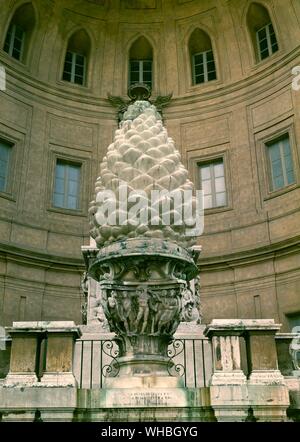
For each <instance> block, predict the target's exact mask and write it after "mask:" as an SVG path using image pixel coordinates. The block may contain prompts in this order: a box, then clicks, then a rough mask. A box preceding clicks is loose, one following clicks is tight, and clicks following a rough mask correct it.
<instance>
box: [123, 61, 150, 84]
mask: <svg viewBox="0 0 300 442" xmlns="http://www.w3.org/2000/svg"><path fill="white" fill-rule="evenodd" d="M132 62H135V63H139V70H138V72H139V81H134V82H133V81H131V72H132V70H131V63H132ZM145 62H146V63H149V62H150V63H151V86H150V87H151V89H153V59H152V60H151V59H142V60H137V59H133V58H130V59H129V73H128V86H129V87H130V86H131V85H132V84H135V83H145V84H147V83H148V82H146V81H144V79H143V77H144V69H143V64H144V63H145ZM141 66H142V68H141ZM147 72H149V71H147ZM141 77H142V80H141Z"/></svg>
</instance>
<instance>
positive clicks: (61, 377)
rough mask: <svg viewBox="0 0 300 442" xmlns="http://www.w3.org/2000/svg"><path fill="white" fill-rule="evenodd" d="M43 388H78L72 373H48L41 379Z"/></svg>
mask: <svg viewBox="0 0 300 442" xmlns="http://www.w3.org/2000/svg"><path fill="white" fill-rule="evenodd" d="M40 383H41V385H42V386H43V387H76V386H77V382H76V379H75V377H74V375H73V373H71V372H65V373H63V372H54V373H51V372H46V373H44V375H43V377H42V378H41V382H40Z"/></svg>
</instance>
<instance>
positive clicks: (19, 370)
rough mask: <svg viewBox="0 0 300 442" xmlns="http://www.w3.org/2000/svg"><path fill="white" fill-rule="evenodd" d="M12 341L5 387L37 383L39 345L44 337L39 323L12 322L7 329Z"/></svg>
mask: <svg viewBox="0 0 300 442" xmlns="http://www.w3.org/2000/svg"><path fill="white" fill-rule="evenodd" d="M6 331H7V333H8V335H9V336H10V337H11V339H12V344H11V356H10V366H9V373H8V375H7V376H6V379H5V385H6V386H15V385H32V384H34V383H36V382H38V377H37V369H38V364H39V343H40V341H41V339H42V337H43V336H44V333H45V331H44V329H43V327H42V323H41V322H14V323H13V327H7V329H6Z"/></svg>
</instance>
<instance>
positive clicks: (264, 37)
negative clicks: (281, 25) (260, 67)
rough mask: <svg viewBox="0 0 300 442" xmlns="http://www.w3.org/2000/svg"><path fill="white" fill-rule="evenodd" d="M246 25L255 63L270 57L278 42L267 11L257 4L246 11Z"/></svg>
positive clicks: (253, 4) (276, 48)
mask: <svg viewBox="0 0 300 442" xmlns="http://www.w3.org/2000/svg"><path fill="white" fill-rule="evenodd" d="M247 24H248V28H249V32H250V35H251V40H252V44H253V47H254V49H255V54H256V58H257V61H261V60H264V59H265V58H268V57H270V55H272V54H274V52H276V51H278V42H277V38H276V34H275V30H274V27H273V24H272V21H271V18H270V14H269V12H268V10H267V9H266V8H265V7H264V6H262V5H260V4H259V3H252V4H251V5H250V7H249V9H248V14H247Z"/></svg>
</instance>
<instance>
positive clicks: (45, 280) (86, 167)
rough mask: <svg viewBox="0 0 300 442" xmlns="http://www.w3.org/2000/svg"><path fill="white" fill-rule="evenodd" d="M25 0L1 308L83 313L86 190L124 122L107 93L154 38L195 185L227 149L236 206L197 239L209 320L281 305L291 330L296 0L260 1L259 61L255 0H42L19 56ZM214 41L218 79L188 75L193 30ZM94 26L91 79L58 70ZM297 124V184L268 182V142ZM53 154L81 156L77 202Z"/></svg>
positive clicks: (10, 136) (0, 21)
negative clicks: (263, 13) (73, 40)
mask: <svg viewBox="0 0 300 442" xmlns="http://www.w3.org/2000/svg"><path fill="white" fill-rule="evenodd" d="M25 3H28V2H26V1H15V0H13V1H11V2H7V1H5V0H1V1H0V6H1V7H0V11H1V12H0V30H1V31H0V43H1V44H0V46H1V49H0V63H1V65H2V66H4V67H5V68H6V75H7V89H6V91H5V92H0V94H1V101H0V139H1V140H5V141H7V142H9V143H11V144H13V155H12V167H11V170H10V181H11V188H10V191H9V192H1V193H0V206H1V212H0V315H1V316H2V320H1V323H5V324H9V323H11V321H12V320H18V319H25V320H36V319H43V320H48V319H49V320H51V319H74V320H76V321H78V322H80V302H81V301H80V290H79V286H80V275H81V272H82V271H83V267H84V266H83V261H82V258H81V250H80V246H81V245H83V244H88V241H89V226H88V220H87V212H88V202H89V201H90V200H91V199H92V194H93V185H94V182H95V180H96V177H97V176H98V173H99V165H100V162H101V160H102V158H103V156H104V154H105V152H106V149H107V147H108V145H109V144H110V143H111V142H112V139H113V133H114V130H115V129H116V128H117V119H116V112H115V109H113V108H112V107H111V105H110V104H109V102H108V100H107V99H106V97H107V93H111V94H112V95H117V96H122V97H123V98H126V91H127V84H128V57H129V51H130V47H131V45H132V44H133V43H134V42H135V40H136V39H137V38H138V37H140V36H144V37H146V38H147V40H148V41H149V43H150V44H151V45H152V48H153V97H156V96H158V95H166V94H168V93H170V92H173V99H172V101H171V104H170V105H169V106H168V107H167V108H166V109H165V110H164V124H165V125H166V127H167V129H168V133H169V135H170V136H171V137H172V138H173V139H174V140H175V144H176V146H177V148H178V149H179V150H181V154H182V161H183V163H184V165H185V166H186V167H187V168H188V169H189V172H190V176H191V178H192V179H193V181H194V182H195V183H196V185H197V186H199V170H198V164H199V163H203V162H209V161H212V160H215V159H216V158H222V159H223V162H224V169H225V180H226V190H227V205H226V207H222V208H217V209H209V210H208V211H207V212H206V217H205V231H204V235H203V236H202V237H201V238H200V241H199V242H200V243H201V244H202V245H203V254H202V257H201V261H200V265H201V275H202V281H201V284H202V303H203V311H204V321H205V322H208V321H210V320H211V318H212V317H215V318H222V317H243V318H247V317H248V318H249V317H251V318H252V317H257V318H259V317H262V318H264V317H272V318H275V320H276V321H280V322H283V324H284V327H285V328H286V329H288V326H289V325H288V321H287V317H286V315H290V314H296V313H299V315H300V300H299V298H300V297H299V291H300V282H299V281H300V271H299V236H300V222H299V199H300V198H299V193H300V192H299V180H300V170H299V154H300V152H299V141H298V140H299V139H300V121H299V118H300V114H299V109H300V91H299V92H297V91H294V90H293V89H292V85H291V84H292V79H293V76H292V73H291V71H292V68H293V67H295V66H297V65H300V26H299V25H300V6H299V3H298V1H296V0H276V1H275V0H264V1H262V2H257V3H259V4H260V5H262V6H264V7H265V8H266V10H267V11H268V13H269V16H270V19H271V21H272V23H273V27H274V30H275V33H276V36H277V40H278V46H279V50H278V51H277V52H275V53H274V54H273V55H271V56H270V57H268V58H266V59H265V60H263V61H261V62H258V61H257V59H256V57H255V48H254V46H253V41H252V39H251V33H250V32H249V23H248V21H247V11H248V8H249V6H250V4H251V3H252V2H251V1H248V0H228V1H225V0H224V1H223V0H222V1H219V0H214V1H209V0H205V1H201V2H199V1H198V0H167V1H162V0H143V1H142V0H140V1H138V0H136V1H134V2H132V1H115V2H109V1H106V0H99V1H91V0H90V1H88V0H85V1H84V0H82V1H75V0H63V1H58V0H55V1H50V0H43V1H38V0H34V1H32V2H30V3H32V5H33V9H34V11H35V25H34V29H33V30H32V32H31V33H30V41H29V45H28V48H27V50H26V54H25V55H26V57H25V59H24V60H23V61H24V62H20V61H18V60H15V59H13V58H12V57H11V56H9V55H8V54H7V53H6V52H5V51H4V50H3V48H4V42H5V37H6V33H7V30H8V27H9V23H10V20H11V18H12V17H13V15H14V13H15V11H16V9H17V8H18V7H19V6H20V5H22V4H25ZM197 28H199V29H201V30H203V31H204V32H205V33H206V34H207V35H208V36H209V37H210V40H211V47H212V49H213V53H214V58H215V66H216V72H217V79H216V80H214V81H209V82H206V83H202V84H197V85H193V84H192V72H191V63H190V54H189V39H190V36H191V35H192V33H193V31H194V30H195V29H197ZM81 29H84V30H85V32H86V33H87V35H88V37H89V39H90V42H91V46H90V51H89V55H88V64H87V76H86V86H80V85H76V84H71V83H68V82H66V81H63V80H62V71H63V66H64V56H65V51H66V48H67V45H68V39H69V38H70V37H71V36H72V35H73V34H74V32H75V31H77V30H81ZM284 133H288V134H289V137H290V143H291V149H292V155H293V164H294V172H295V184H294V185H292V186H288V187H287V188H284V189H282V190H281V191H279V192H270V189H269V177H268V171H267V164H266V159H265V154H264V149H265V144H266V143H267V142H269V141H270V140H272V139H273V138H276V137H277V136H281V135H282V134H284ZM57 159H63V160H66V161H71V162H78V163H80V164H81V171H82V175H81V183H80V189H81V192H80V194H81V199H80V203H79V209H78V210H76V211H73V212H72V211H69V210H64V209H58V208H54V207H53V204H52V194H53V183H54V169H55V162H56V160H57Z"/></svg>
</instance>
